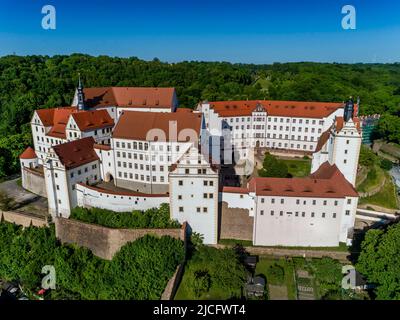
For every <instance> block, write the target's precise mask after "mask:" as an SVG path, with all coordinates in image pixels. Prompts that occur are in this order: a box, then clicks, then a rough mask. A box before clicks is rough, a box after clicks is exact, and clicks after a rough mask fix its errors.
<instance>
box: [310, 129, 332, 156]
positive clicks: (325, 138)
mask: <svg viewBox="0 0 400 320" xmlns="http://www.w3.org/2000/svg"><path fill="white" fill-rule="evenodd" d="M331 129H332V127H330V128H329V129H328V130H326V131H325V132H323V133H322V134H321V136H320V137H319V139H318V142H317V146H316V147H315V150H314V152H318V151H321V149H322V147H323V146H324V145H325V143H326V142H327V141H328V140H329V138H330V136H331Z"/></svg>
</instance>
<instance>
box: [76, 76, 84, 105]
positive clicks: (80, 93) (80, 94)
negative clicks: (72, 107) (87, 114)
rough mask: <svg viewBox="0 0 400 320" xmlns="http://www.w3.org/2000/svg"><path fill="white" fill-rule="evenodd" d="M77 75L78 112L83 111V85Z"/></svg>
mask: <svg viewBox="0 0 400 320" xmlns="http://www.w3.org/2000/svg"><path fill="white" fill-rule="evenodd" d="M78 75H79V81H78V88H77V93H78V105H77V106H78V110H85V94H84V92H83V85H82V81H81V74H80V73H78Z"/></svg>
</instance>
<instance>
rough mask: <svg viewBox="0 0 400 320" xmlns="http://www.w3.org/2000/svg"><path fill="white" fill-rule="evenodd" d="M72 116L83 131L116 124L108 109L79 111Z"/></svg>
mask: <svg viewBox="0 0 400 320" xmlns="http://www.w3.org/2000/svg"><path fill="white" fill-rule="evenodd" d="M72 117H73V118H74V120H75V122H76V124H77V125H78V128H79V130H81V131H88V130H95V129H99V128H105V127H111V126H114V120H113V119H112V118H111V117H110V115H109V113H108V112H107V110H94V111H79V112H77V113H73V114H72Z"/></svg>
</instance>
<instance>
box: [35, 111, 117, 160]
mask: <svg viewBox="0 0 400 320" xmlns="http://www.w3.org/2000/svg"><path fill="white" fill-rule="evenodd" d="M113 126H114V120H113V119H112V118H111V116H110V115H109V113H108V112H107V111H106V110H94V111H80V110H77V109H76V108H75V107H62V108H52V109H39V110H36V111H35V112H34V115H33V117H32V121H31V127H32V135H33V142H34V147H35V152H36V154H37V156H38V160H39V163H40V164H42V163H43V160H44V159H45V157H46V154H47V152H48V151H49V149H50V147H51V146H54V145H58V144H61V143H65V142H67V141H72V140H76V139H80V138H85V137H90V136H92V137H93V138H94V139H95V140H96V142H97V143H99V144H110V139H111V132H112V128H113Z"/></svg>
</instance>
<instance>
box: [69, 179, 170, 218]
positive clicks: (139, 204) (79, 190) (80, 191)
mask: <svg viewBox="0 0 400 320" xmlns="http://www.w3.org/2000/svg"><path fill="white" fill-rule="evenodd" d="M76 194H77V202H78V206H80V207H97V208H102V209H108V210H113V211H117V212H125V211H132V210H147V209H151V208H158V207H160V205H161V204H162V203H169V197H168V196H165V197H137V196H126V195H115V194H108V193H104V192H99V191H97V190H93V189H90V188H87V187H85V186H83V185H77V186H76Z"/></svg>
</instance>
